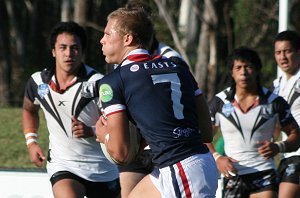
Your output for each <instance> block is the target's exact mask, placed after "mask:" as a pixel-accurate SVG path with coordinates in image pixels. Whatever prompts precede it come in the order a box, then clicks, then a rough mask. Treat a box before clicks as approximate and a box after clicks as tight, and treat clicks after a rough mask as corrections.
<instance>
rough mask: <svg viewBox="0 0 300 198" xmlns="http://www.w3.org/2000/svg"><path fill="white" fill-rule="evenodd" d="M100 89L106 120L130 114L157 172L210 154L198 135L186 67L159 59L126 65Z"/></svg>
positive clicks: (192, 81)
mask: <svg viewBox="0 0 300 198" xmlns="http://www.w3.org/2000/svg"><path fill="white" fill-rule="evenodd" d="M99 85H100V97H101V102H102V107H103V108H104V112H105V114H106V115H107V116H109V114H112V113H116V112H119V111H127V113H128V115H129V117H130V119H131V121H132V122H133V123H135V124H136V126H137V128H138V129H139V130H140V132H141V135H142V136H143V137H144V139H145V140H146V141H147V143H148V144H149V145H150V147H151V149H152V152H153V154H154V158H153V161H154V163H155V164H157V165H158V166H159V167H164V166H168V165H171V164H174V163H175V162H178V161H180V160H182V159H184V158H186V157H188V156H191V155H193V154H196V153H207V152H208V149H207V147H206V146H205V145H204V144H203V143H202V140H201V134H200V133H199V130H198V123H197V112H196V105H195V93H196V92H195V91H196V90H197V87H195V86H196V84H195V79H194V78H193V77H192V74H191V73H190V71H189V69H188V67H187V66H186V65H184V63H180V61H178V62H176V63H175V62H173V61H171V60H169V59H162V58H157V59H152V60H150V61H146V62H134V63H130V64H126V65H124V64H123V65H121V66H119V67H118V68H116V69H115V70H114V71H113V72H112V73H110V74H109V75H107V76H105V77H104V78H102V79H101V80H100V84H99Z"/></svg>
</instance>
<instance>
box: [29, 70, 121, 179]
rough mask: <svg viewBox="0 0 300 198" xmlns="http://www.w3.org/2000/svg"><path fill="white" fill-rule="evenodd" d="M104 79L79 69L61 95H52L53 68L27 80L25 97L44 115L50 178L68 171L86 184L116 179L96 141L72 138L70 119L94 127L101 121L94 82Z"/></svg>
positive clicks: (55, 92)
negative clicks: (75, 118) (60, 172)
mask: <svg viewBox="0 0 300 198" xmlns="http://www.w3.org/2000/svg"><path fill="white" fill-rule="evenodd" d="M102 77H103V75H102V74H100V73H98V72H96V71H95V70H94V69H92V68H91V67H89V66H87V65H82V67H81V68H80V72H79V75H78V76H77V77H75V79H74V82H73V84H72V85H71V86H69V87H68V88H67V89H66V90H65V91H63V92H57V91H54V90H53V89H52V88H51V87H52V86H51V84H53V83H55V81H56V80H55V75H54V68H52V69H50V70H48V69H45V70H43V71H42V72H36V73H34V74H33V75H32V76H31V78H30V79H29V81H28V83H27V85H26V90H25V97H27V98H29V100H31V101H32V102H33V103H34V104H36V105H39V106H40V107H41V108H42V109H43V112H44V115H45V118H46V122H47V127H48V131H49V154H48V163H47V171H48V174H49V176H50V177H51V176H52V175H53V174H54V173H56V172H58V171H69V172H72V173H74V174H76V175H78V176H80V177H82V178H84V179H86V180H89V181H98V182H105V181H111V180H113V179H116V178H118V170H117V167H116V166H115V165H113V164H111V163H110V162H109V161H108V160H107V159H106V157H105V156H104V154H103V153H102V150H101V148H100V145H99V143H98V142H97V141H96V140H95V139H96V138H95V137H89V138H75V137H73V134H72V129H71V128H72V119H71V118H72V116H75V117H77V119H78V120H80V121H82V122H83V123H85V125H87V126H90V127H94V125H95V124H96V122H97V120H98V118H99V117H100V110H99V108H98V105H99V97H98V92H97V91H96V89H95V81H97V80H99V79H100V78H102Z"/></svg>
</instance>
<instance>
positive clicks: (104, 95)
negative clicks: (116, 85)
mask: <svg viewBox="0 0 300 198" xmlns="http://www.w3.org/2000/svg"><path fill="white" fill-rule="evenodd" d="M99 95H100V99H101V101H102V102H108V101H111V99H112V98H113V90H112V88H111V87H110V85H108V84H102V85H101V86H100V90H99Z"/></svg>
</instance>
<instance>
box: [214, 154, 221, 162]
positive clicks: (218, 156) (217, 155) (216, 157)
mask: <svg viewBox="0 0 300 198" xmlns="http://www.w3.org/2000/svg"><path fill="white" fill-rule="evenodd" d="M213 156H214V158H215V161H217V160H218V159H219V158H220V157H222V155H220V153H218V152H214V153H213Z"/></svg>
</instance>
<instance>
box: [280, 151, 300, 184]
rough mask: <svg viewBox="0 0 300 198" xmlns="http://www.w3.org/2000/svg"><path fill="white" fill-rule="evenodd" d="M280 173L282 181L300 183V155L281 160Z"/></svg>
mask: <svg viewBox="0 0 300 198" xmlns="http://www.w3.org/2000/svg"><path fill="white" fill-rule="evenodd" d="M278 173H279V181H280V182H289V183H293V184H297V185H300V156H293V157H289V158H285V159H283V160H281V162H280V164H279V167H278Z"/></svg>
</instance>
